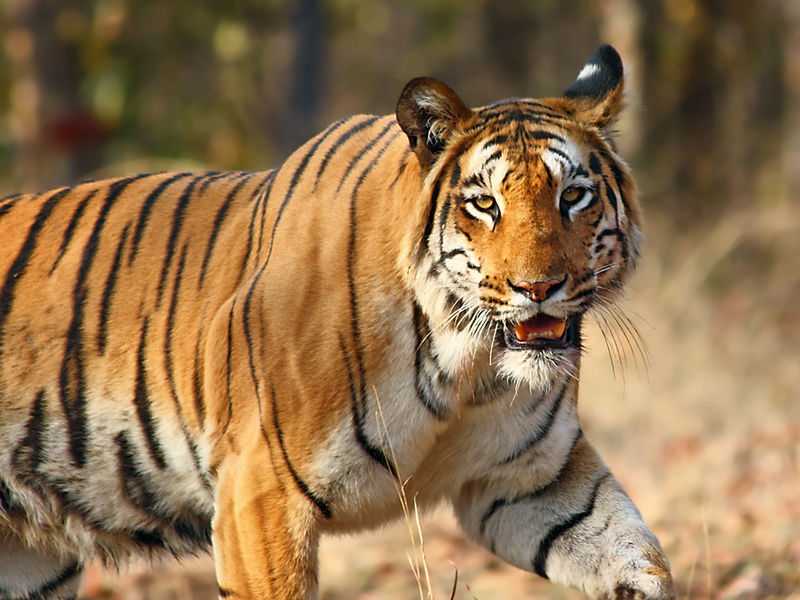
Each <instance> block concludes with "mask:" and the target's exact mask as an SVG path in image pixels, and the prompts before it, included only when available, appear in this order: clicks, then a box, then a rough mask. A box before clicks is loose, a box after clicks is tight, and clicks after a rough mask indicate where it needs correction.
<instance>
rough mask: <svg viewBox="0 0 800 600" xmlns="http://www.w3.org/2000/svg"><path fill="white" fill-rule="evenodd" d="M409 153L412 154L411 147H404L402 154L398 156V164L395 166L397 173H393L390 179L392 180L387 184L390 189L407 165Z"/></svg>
mask: <svg viewBox="0 0 800 600" xmlns="http://www.w3.org/2000/svg"><path fill="white" fill-rule="evenodd" d="M411 154H412V151H411V148H408V147H406V149H405V150H404V151H403V154H402V155H401V156H400V166H398V167H397V173H396V174H395V176H394V179H392V182H391V183H390V184H389V189H390V190H391V189H392V188H394V186H395V185H397V182H398V181H399V180H400V177H401V176H402V175H403V173H405V171H406V167H408V159H409V157H410V156H411Z"/></svg>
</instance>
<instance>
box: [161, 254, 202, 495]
mask: <svg viewBox="0 0 800 600" xmlns="http://www.w3.org/2000/svg"><path fill="white" fill-rule="evenodd" d="M188 250H189V242H188V241H187V242H185V243H184V244H183V248H182V249H181V256H180V259H178V270H177V271H176V272H175V282H174V283H173V285H172V297H171V298H170V302H169V311H168V312H167V325H166V331H165V332H164V369H165V370H166V372H167V383H168V384H169V391H170V395H171V396H172V401H173V403H174V404H175V414H176V416H177V417H178V423H179V425H180V428H181V432H182V433H183V437H184V440H185V441H186V446H187V448H188V449H189V453H190V454H191V455H192V462H193V463H194V467H195V470H196V471H197V472H198V473H199V474H200V475H201V479H202V480H203V482H204V483H206V480H205V477H204V475H205V474H204V472H203V468H202V466H201V464H200V455H199V454H198V450H197V445H196V444H195V442H194V440H193V439H192V436H191V434H190V433H189V428H188V426H187V424H186V418H185V417H184V415H183V407H182V406H181V402H180V399H179V398H178V386H177V384H176V383H175V369H174V364H173V360H172V338H173V337H174V333H175V315H176V313H177V310H178V301H179V298H180V291H181V283H182V282H183V271H184V269H185V267H186V255H187V253H188Z"/></svg>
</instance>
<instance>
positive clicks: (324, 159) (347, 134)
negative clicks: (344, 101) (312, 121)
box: [304, 117, 378, 191]
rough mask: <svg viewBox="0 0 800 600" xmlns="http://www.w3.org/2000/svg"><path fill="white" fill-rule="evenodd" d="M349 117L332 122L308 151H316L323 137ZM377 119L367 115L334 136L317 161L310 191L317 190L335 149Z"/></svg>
mask: <svg viewBox="0 0 800 600" xmlns="http://www.w3.org/2000/svg"><path fill="white" fill-rule="evenodd" d="M351 118H352V117H350V118H348V119H342V120H341V121H338V122H337V123H334V124H333V125H332V126H331V127H330V128H329V129H328V130H327V131H326V132H325V133H324V134H323V137H322V138H321V139H318V140H317V142H316V143H315V144H314V146H313V148H312V149H311V151H310V153H313V152H315V151H316V149H317V148H318V147H319V145H320V144H321V143H322V142H323V140H324V139H325V138H327V137H328V136H329V135H330V134H332V133H333V132H334V131H335V130H337V129H339V127H341V126H342V125H344V124H345V123H346V122H348V121H349V120H350V119H351ZM377 120H378V117H367V118H366V119H364V120H362V121H359V122H358V123H356V124H355V125H353V126H352V127H350V128H349V129H348V130H347V131H345V132H343V133H342V135H340V136H339V137H338V138H336V141H335V142H333V144H331V146H330V147H329V148H328V150H327V152H325V155H324V156H323V157H322V160H321V161H320V163H319V168H318V169H317V176H316V177H315V179H314V187H313V190H312V191H317V186H318V185H319V182H320V180H321V179H322V175H323V174H324V173H325V170H326V169H327V168H328V164H329V163H330V162H331V159H332V158H333V155H334V154H336V151H337V150H338V149H339V148H341V147H342V145H343V144H344V143H345V142H346V141H347V140H349V139H350V138H351V137H353V136H354V135H355V134H357V133H358V132H359V131H361V130H363V129H366V128H367V127H369V126H370V125H372V124H373V123H374V122H375V121H377ZM306 156H308V154H307V155H306ZM304 169H305V167H304Z"/></svg>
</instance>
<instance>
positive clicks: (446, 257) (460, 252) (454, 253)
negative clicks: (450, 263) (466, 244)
mask: <svg viewBox="0 0 800 600" xmlns="http://www.w3.org/2000/svg"><path fill="white" fill-rule="evenodd" d="M455 256H468V255H467V251H466V250H464V249H463V248H454V249H453V250H448V251H447V252H443V253H442V256H441V258H440V259H439V261H440V262H444V261H446V260H449V259H451V258H453V257H455Z"/></svg>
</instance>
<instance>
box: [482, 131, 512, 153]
mask: <svg viewBox="0 0 800 600" xmlns="http://www.w3.org/2000/svg"><path fill="white" fill-rule="evenodd" d="M507 141H508V136H507V135H504V134H502V133H501V134H499V135H496V136H494V137H491V138H489V140H487V141H486V142H484V144H483V149H484V150H485V149H486V148H488V147H490V146H502V145H503V144H505V143H506V142H507Z"/></svg>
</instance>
